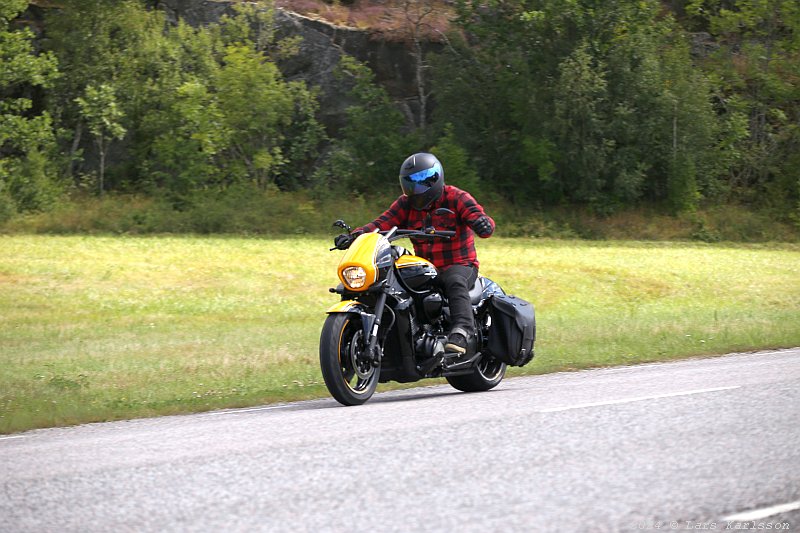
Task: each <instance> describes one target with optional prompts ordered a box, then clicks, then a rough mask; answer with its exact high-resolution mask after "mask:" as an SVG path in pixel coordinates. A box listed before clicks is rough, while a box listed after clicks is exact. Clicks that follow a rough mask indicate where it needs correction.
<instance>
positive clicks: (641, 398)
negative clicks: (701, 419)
mask: <svg viewBox="0 0 800 533" xmlns="http://www.w3.org/2000/svg"><path fill="white" fill-rule="evenodd" d="M740 387H741V385H735V386H733V387H716V388H713V389H699V390H690V391H683V392H670V393H667V394H653V395H652V396H638V397H635V398H623V399H621V400H609V401H605V402H594V403H582V404H578V405H570V406H567V407H551V408H548V409H538V410H537V412H538V413H557V412H559V411H569V410H570V409H585V408H586V407H600V406H603V405H617V404H621V403H632V402H641V401H644V400H656V399H658V398H672V397H675V396H689V395H691V394H703V393H706V392H718V391H723V390H733V389H738V388H740Z"/></svg>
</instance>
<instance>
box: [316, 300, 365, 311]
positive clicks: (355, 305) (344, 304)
mask: <svg viewBox="0 0 800 533" xmlns="http://www.w3.org/2000/svg"><path fill="white" fill-rule="evenodd" d="M325 312H326V313H328V314H331V313H369V310H368V309H367V306H366V305H364V304H362V303H361V302H357V301H355V300H342V301H341V302H337V303H336V304H334V305H332V306H330V307H329V308H328V310H327V311H325Z"/></svg>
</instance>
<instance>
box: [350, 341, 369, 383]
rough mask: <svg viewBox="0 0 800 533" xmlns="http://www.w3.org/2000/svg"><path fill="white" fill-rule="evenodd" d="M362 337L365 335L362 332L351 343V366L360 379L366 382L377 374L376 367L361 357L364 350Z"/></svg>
mask: <svg viewBox="0 0 800 533" xmlns="http://www.w3.org/2000/svg"><path fill="white" fill-rule="evenodd" d="M362 337H363V333H362V332H361V331H359V332H357V333H356V334H355V335H353V340H352V341H351V342H350V364H352V365H353V370H355V373H356V376H358V377H359V379H363V380H365V379H367V378H369V377H370V376H371V375H372V373H373V372H375V367H373V366H372V364H370V362H369V361H368V360H366V359H365V358H364V357H363V356H361V354H362V348H363V343H362V342H361V339H362ZM359 356H361V357H359Z"/></svg>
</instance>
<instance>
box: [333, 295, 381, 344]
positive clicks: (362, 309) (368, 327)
mask: <svg viewBox="0 0 800 533" xmlns="http://www.w3.org/2000/svg"><path fill="white" fill-rule="evenodd" d="M369 311H370V309H369V308H368V307H367V306H366V305H364V304H362V303H361V302H357V301H355V300H342V301H341V302H338V303H336V304H334V305H332V306H330V307H329V308H328V310H327V311H325V312H326V313H328V314H329V315H330V314H332V313H345V314H347V313H352V314H357V315H360V316H361V326H362V327H363V328H364V338H365V339H369V338H370V337H371V336H372V334H373V331H372V326H373V325H374V324H375V314H374V313H370V312H369ZM374 333H377V331H376V332H374Z"/></svg>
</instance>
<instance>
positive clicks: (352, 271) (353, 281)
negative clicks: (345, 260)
mask: <svg viewBox="0 0 800 533" xmlns="http://www.w3.org/2000/svg"><path fill="white" fill-rule="evenodd" d="M342 277H343V278H344V281H345V282H346V283H347V285H348V287H350V288H351V289H360V288H361V287H363V286H364V283H366V281H367V271H366V270H364V269H363V268H362V267H360V266H351V267H347V268H345V269H344V270H342Z"/></svg>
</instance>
